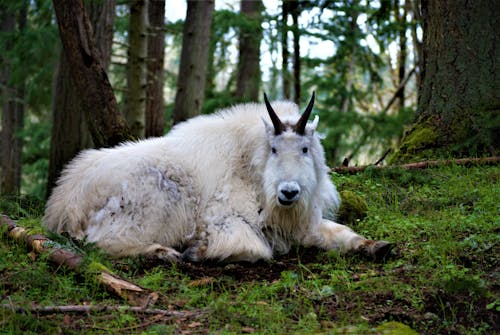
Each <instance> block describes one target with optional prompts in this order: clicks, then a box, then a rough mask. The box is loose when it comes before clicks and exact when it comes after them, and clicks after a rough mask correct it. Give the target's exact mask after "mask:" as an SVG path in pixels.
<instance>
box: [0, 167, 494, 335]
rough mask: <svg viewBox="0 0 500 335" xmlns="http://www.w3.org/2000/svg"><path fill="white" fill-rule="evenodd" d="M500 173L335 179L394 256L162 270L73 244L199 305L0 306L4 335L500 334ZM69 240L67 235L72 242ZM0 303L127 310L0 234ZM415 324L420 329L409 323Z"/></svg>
mask: <svg viewBox="0 0 500 335" xmlns="http://www.w3.org/2000/svg"><path fill="white" fill-rule="evenodd" d="M499 176H500V167H498V166H494V167H473V168H465V167H445V168H439V169H428V170H419V171H413V172H407V171H402V170H386V171H375V170H372V171H366V172H365V173H363V174H359V175H356V176H344V175H334V176H333V179H334V181H335V183H336V184H337V185H338V189H339V190H349V191H352V192H354V193H355V194H357V195H359V196H361V197H362V198H363V199H364V200H365V201H366V203H367V204H368V208H367V216H366V218H364V219H362V220H358V221H356V222H355V223H354V224H353V228H354V229H355V230H356V231H358V232H360V233H361V234H363V235H365V236H367V237H370V238H373V239H385V240H389V241H392V242H396V243H397V246H398V249H397V252H396V253H395V255H393V257H391V258H390V259H387V260H385V261H383V262H373V261H371V260H368V259H364V258H360V257H359V256H356V255H340V254H338V253H335V252H324V251H319V250H313V249H307V250H305V249H301V248H298V249H297V250H293V252H292V253H291V254H290V255H288V256H286V257H281V258H278V259H276V260H273V261H272V262H269V263H258V264H254V265H249V264H235V265H218V264H184V265H171V264H158V263H151V262H150V261H147V260H143V259H122V260H113V259H110V258H108V257H107V256H106V255H105V254H103V253H102V252H99V251H98V250H96V249H95V248H93V247H92V246H88V245H83V246H81V245H77V246H73V247H74V248H75V250H82V251H83V252H85V253H86V254H87V255H88V256H86V257H87V263H90V262H92V261H98V262H100V263H102V264H104V265H105V266H107V267H109V268H111V269H113V270H114V271H115V272H116V273H118V274H119V275H120V276H122V277H123V278H126V279H128V280H130V281H133V282H135V283H137V284H139V285H141V286H143V287H146V288H148V289H150V290H153V291H156V292H157V293H158V294H159V300H158V302H157V303H156V304H155V306H154V308H161V309H170V310H178V311H199V312H200V313H199V314H197V316H196V315H195V316H190V317H185V318H183V317H176V318H170V317H164V318H162V317H158V316H157V315H144V314H140V313H129V312H118V311H116V312H95V313H89V314H85V313H80V314H78V313H66V314H64V313H48V314H42V313H40V314H36V313H30V312H29V311H28V312H26V313H21V312H13V311H12V309H11V308H2V309H1V310H0V333H1V334H21V333H23V334H54V333H65V334H81V333H86V334H102V333H114V334H120V333H122V334H179V333H190V334H192V333H194V334H207V333H209V334H213V333H214V334H241V333H260V334H310V333H321V334H414V332H412V330H414V331H416V332H418V333H419V334H494V333H496V332H498V331H499V329H498V327H499V326H498V324H499V313H500V294H499V285H498V283H499V279H500V278H499V277H500V275H499V271H498V270H499V258H500V256H499V255H500V253H499V251H500V250H499V249H500V248H499V245H500V243H499V242H500V234H499V232H500V219H499V218H500V215H499V214H500V202H499V199H500V187H499V186H498V180H499ZM30 204H31V203H30V202H26V201H19V200H16V201H13V200H12V199H11V200H9V199H3V200H2V202H1V203H0V208H1V210H2V211H3V213H5V214H8V215H11V216H13V217H16V218H19V224H20V225H23V226H27V227H31V228H32V229H35V230H40V222H41V215H42V212H41V210H40V206H38V205H37V206H33V207H29V206H30ZM58 242H60V243H68V244H71V243H70V242H69V241H67V240H64V239H63V238H60V239H58ZM0 300H1V301H0V303H1V304H2V305H9V306H10V305H12V306H24V307H29V306H31V305H34V304H36V305H41V306H55V305H83V304H94V305H116V306H118V305H124V304H125V302H124V301H122V300H120V299H119V298H117V297H115V296H114V295H113V294H111V293H109V292H107V291H106V290H105V289H104V288H102V287H99V286H98V285H96V284H95V282H94V281H93V279H92V276H91V275H86V274H76V273H73V272H70V271H68V270H65V269H64V268H61V267H57V266H55V265H53V264H50V263H48V262H47V261H46V258H45V257H44V256H34V255H33V254H31V253H30V251H29V250H28V249H26V248H25V247H24V246H21V245H19V244H18V243H17V242H14V241H12V240H10V239H9V238H8V237H7V236H6V235H5V234H3V231H2V234H1V236H0ZM410 328H411V329H410Z"/></svg>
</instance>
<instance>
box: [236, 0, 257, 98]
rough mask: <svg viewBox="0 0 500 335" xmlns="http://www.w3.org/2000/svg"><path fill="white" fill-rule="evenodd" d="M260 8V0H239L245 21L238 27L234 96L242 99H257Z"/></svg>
mask: <svg viewBox="0 0 500 335" xmlns="http://www.w3.org/2000/svg"><path fill="white" fill-rule="evenodd" d="M262 8H263V5H262V2H261V1H260V0H241V14H242V15H243V17H244V20H245V21H244V22H243V24H242V25H241V27H240V36H239V40H240V45H239V57H238V78H237V82H236V96H237V97H238V98H240V99H241V100H242V101H257V100H258V98H259V86H260V78H261V73H260V41H261V39H262V28H261V23H262V17H261V11H262Z"/></svg>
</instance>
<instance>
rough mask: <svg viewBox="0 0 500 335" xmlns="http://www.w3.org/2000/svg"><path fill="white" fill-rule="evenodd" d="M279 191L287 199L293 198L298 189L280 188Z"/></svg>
mask: <svg viewBox="0 0 500 335" xmlns="http://www.w3.org/2000/svg"><path fill="white" fill-rule="evenodd" d="M281 193H283V195H284V196H285V197H286V198H287V199H290V200H291V199H293V198H294V197H295V196H296V195H297V193H299V191H297V190H293V191H287V190H281Z"/></svg>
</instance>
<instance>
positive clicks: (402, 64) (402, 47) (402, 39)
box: [394, 0, 408, 109]
mask: <svg viewBox="0 0 500 335" xmlns="http://www.w3.org/2000/svg"><path fill="white" fill-rule="evenodd" d="M399 1H400V0H394V16H395V18H396V22H397V24H398V29H399V53H398V64H397V66H398V82H397V85H398V86H399V85H401V83H402V82H403V80H404V79H405V71H406V26H407V25H406V15H407V12H408V3H407V0H405V1H404V7H403V13H400V6H399ZM397 98H398V108H399V109H401V108H403V107H404V106H405V90H404V88H403V89H402V90H400V91H399V92H398V96H397Z"/></svg>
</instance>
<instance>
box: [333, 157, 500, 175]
mask: <svg viewBox="0 0 500 335" xmlns="http://www.w3.org/2000/svg"><path fill="white" fill-rule="evenodd" d="M498 163H500V157H486V158H461V159H447V160H432V161H425V162H417V163H409V164H402V165H363V166H337V167H334V168H332V169H330V172H336V173H341V174H355V173H359V172H363V171H365V170H366V169H374V170H384V169H394V168H400V169H404V170H418V169H427V168H432V167H438V166H445V165H495V164H498Z"/></svg>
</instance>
